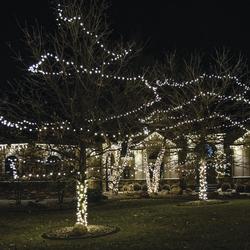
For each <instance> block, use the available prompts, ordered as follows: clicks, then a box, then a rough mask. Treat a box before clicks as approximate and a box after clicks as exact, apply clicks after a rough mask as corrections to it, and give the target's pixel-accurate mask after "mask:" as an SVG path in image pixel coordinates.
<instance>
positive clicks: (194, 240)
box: [0, 199, 250, 250]
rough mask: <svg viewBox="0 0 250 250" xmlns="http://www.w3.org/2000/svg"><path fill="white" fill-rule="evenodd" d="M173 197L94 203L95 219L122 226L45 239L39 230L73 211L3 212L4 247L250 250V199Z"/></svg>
mask: <svg viewBox="0 0 250 250" xmlns="http://www.w3.org/2000/svg"><path fill="white" fill-rule="evenodd" d="M177 203H178V201H171V200H165V199H160V200H127V201H112V202H106V203H104V204H100V205H94V206H90V209H89V221H90V223H91V224H103V225H105V224H109V225H114V226H118V227H120V229H121V230H120V231H119V232H118V233H115V234H113V235H109V236H105V237H100V238H94V239H83V240H68V241H65V240H45V239H43V238H42V237H41V234H42V233H44V232H46V231H49V230H51V229H54V228H58V227H62V226H72V224H73V222H74V220H75V218H74V211H72V210H64V211H53V212H52V211H50V212H48V211H47V212H42V211H41V212H31V213H27V212H26V213H25V212H11V211H5V212H3V211H2V212H1V213H0V249H1V250H5V249H16V250H19V249H36V250H37V249H46V250H49V249H58V250H59V249H65V250H71V249H89V250H95V249H100V250H101V249H102V250H106V249H107V250H113V249H119V250H123V249H126V250H127V249H136V250H139V249H146V250H150V249H154V250H156V249H192V250H193V249H195V250H196V249H197V250H206V249H233V250H236V249H240V250H248V249H250V230H249V229H250V200H247V199H245V200H232V201H230V202H229V203H224V204H218V205H209V206H201V207H182V206H176V204H177Z"/></svg>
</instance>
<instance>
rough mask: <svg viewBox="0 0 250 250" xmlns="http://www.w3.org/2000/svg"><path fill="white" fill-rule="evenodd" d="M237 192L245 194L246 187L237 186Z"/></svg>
mask: <svg viewBox="0 0 250 250" xmlns="http://www.w3.org/2000/svg"><path fill="white" fill-rule="evenodd" d="M236 192H237V193H244V192H245V186H244V185H237V186H236Z"/></svg>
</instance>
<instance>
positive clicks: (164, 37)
mask: <svg viewBox="0 0 250 250" xmlns="http://www.w3.org/2000/svg"><path fill="white" fill-rule="evenodd" d="M110 2H111V8H110V10H109V21H110V23H111V27H112V28H113V29H114V38H116V37H120V36H123V37H124V39H125V40H136V41H137V42H138V43H142V42H143V43H146V47H145V49H144V52H143V54H144V56H149V57H150V58H155V59H158V58H161V56H162V55H163V54H164V53H167V52H169V51H172V50H177V51H178V52H180V53H189V52H192V51H193V50H195V49H201V50H205V51H211V50H212V49H213V48H215V47H217V48H220V47H222V46H226V47H229V48H231V49H232V50H233V51H235V52H242V53H243V54H245V56H246V57H247V58H248V59H250V20H249V13H250V8H249V7H248V5H247V2H248V1H243V0H241V1H211V0H210V1H205V0H202V1H201V0H200V1H193V0H186V1H185V0H183V1H179V0H172V1H170V0H154V1H153V0H110ZM231 2H232V3H231ZM50 5H51V4H50V1H49V0H8V1H4V5H3V3H1V8H0V10H1V15H0V18H1V22H0V23H1V42H0V50H1V57H0V62H1V85H2V84H4V83H5V82H6V80H11V79H12V78H13V77H16V76H17V73H16V72H17V69H16V62H15V61H14V60H13V58H12V56H13V53H12V52H11V50H10V49H9V48H8V46H7V45H6V44H11V46H12V48H13V49H14V50H15V51H21V52H22V50H23V48H22V47H21V46H20V42H19V41H20V39H21V38H22V35H21V31H20V29H19V27H18V22H19V23H20V24H21V25H24V23H25V21H27V23H28V25H32V24H34V22H35V19H37V20H38V22H39V23H40V24H41V25H44V26H45V27H47V29H48V30H49V29H50V27H51V23H52V22H53V21H54V19H53V18H54V17H53V12H52V10H51V9H50V8H49V6H50Z"/></svg>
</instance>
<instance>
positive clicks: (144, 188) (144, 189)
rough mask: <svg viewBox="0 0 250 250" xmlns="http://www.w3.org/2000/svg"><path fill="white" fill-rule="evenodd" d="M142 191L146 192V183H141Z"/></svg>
mask: <svg viewBox="0 0 250 250" xmlns="http://www.w3.org/2000/svg"><path fill="white" fill-rule="evenodd" d="M142 191H144V192H147V191H148V187H147V185H146V184H144V185H142Z"/></svg>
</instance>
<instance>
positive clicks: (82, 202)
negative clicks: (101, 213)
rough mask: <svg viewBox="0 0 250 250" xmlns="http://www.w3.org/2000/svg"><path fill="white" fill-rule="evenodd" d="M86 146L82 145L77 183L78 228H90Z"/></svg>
mask: <svg viewBox="0 0 250 250" xmlns="http://www.w3.org/2000/svg"><path fill="white" fill-rule="evenodd" d="M86 170H87V167H86V146H85V144H84V143H80V155H79V175H78V177H77V181H76V196H77V212H76V226H81V227H83V228H84V227H85V228H86V227H87V226H88V212H87V208H88V202H87V191H88V180H87V175H86Z"/></svg>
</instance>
